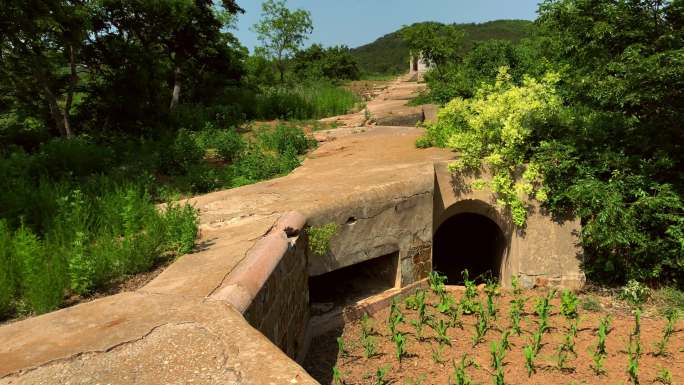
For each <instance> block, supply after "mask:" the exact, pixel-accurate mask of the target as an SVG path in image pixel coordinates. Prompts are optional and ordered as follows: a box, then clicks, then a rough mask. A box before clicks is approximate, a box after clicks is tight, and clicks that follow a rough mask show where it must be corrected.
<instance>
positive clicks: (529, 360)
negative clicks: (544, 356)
mask: <svg viewBox="0 0 684 385" xmlns="http://www.w3.org/2000/svg"><path fill="white" fill-rule="evenodd" d="M523 354H524V355H525V369H527V377H532V374H534V373H535V372H536V370H535V367H534V359H535V357H536V356H537V354H536V353H535V351H534V347H533V346H532V345H526V346H525V347H523Z"/></svg>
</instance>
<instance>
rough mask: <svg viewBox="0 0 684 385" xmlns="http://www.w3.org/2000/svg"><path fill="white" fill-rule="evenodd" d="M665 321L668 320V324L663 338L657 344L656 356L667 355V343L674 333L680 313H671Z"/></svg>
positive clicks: (666, 316)
mask: <svg viewBox="0 0 684 385" xmlns="http://www.w3.org/2000/svg"><path fill="white" fill-rule="evenodd" d="M665 319H667V324H665V329H664V330H663V337H662V338H661V339H660V341H658V342H657V343H656V349H657V350H656V352H655V355H656V356H664V355H667V343H668V342H669V341H670V337H672V334H673V333H674V324H675V323H676V322H677V320H678V319H679V313H678V312H677V311H676V310H672V311H669V312H667V314H666V315H665Z"/></svg>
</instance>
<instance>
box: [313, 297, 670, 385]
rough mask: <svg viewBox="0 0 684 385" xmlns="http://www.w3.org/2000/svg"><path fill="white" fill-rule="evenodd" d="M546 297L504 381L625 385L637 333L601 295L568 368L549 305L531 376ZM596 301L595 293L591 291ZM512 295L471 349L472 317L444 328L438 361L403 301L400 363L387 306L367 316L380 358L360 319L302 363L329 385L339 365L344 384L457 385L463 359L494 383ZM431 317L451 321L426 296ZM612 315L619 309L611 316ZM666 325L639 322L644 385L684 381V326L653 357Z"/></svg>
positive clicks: (471, 371) (506, 362)
mask: <svg viewBox="0 0 684 385" xmlns="http://www.w3.org/2000/svg"><path fill="white" fill-rule="evenodd" d="M449 292H450V293H451V294H453V295H454V297H455V298H456V300H457V301H459V300H460V298H461V297H462V293H463V291H462V290H461V289H457V288H454V287H449ZM546 294H547V292H546V291H545V290H544V289H537V290H531V291H526V292H524V293H523V296H524V297H526V298H527V301H526V303H525V307H524V311H523V313H522V314H523V319H522V321H521V327H522V334H521V335H519V336H518V335H516V334H515V333H512V334H511V336H510V337H509V341H510V344H511V349H510V350H508V351H506V353H505V357H504V359H503V372H504V380H505V383H506V384H540V385H541V384H558V385H562V384H621V383H624V384H628V383H632V382H631V381H630V378H629V375H628V374H627V368H628V352H627V346H628V342H629V336H630V334H631V333H632V331H633V328H634V316H633V315H632V314H631V312H630V311H628V310H627V309H625V308H624V306H610V303H608V302H609V297H601V298H597V299H596V302H597V303H598V304H599V305H600V307H601V309H600V310H599V311H597V312H592V311H587V310H583V309H582V308H580V309H579V326H578V332H577V336H576V338H575V351H576V353H577V355H576V356H574V355H572V354H570V355H569V357H568V360H567V362H566V363H565V364H564V368H563V369H559V367H558V359H557V358H558V349H559V346H560V345H561V344H562V342H563V338H564V335H565V334H567V330H568V325H569V322H568V320H567V319H566V318H565V317H564V316H563V315H561V314H560V313H559V305H560V300H559V299H558V297H556V298H554V299H553V300H552V301H551V305H552V310H551V312H550V320H549V325H550V329H549V330H548V332H547V333H545V334H543V337H542V344H541V349H540V351H539V353H538V354H537V357H536V360H535V362H534V364H535V369H536V373H534V374H532V375H531V376H529V377H528V373H527V369H526V367H525V358H524V354H523V347H524V346H525V345H528V344H530V340H531V336H532V334H533V332H534V331H536V330H537V327H538V324H537V322H538V317H537V315H536V313H535V311H534V303H535V300H536V299H537V298H540V297H543V296H545V295H546ZM591 295H592V297H596V294H591ZM512 298H513V297H512V295H511V294H510V293H503V295H502V296H500V297H497V299H496V307H497V309H498V312H497V318H496V320H493V321H491V328H489V329H488V330H487V332H486V333H485V335H484V338H483V340H482V341H481V342H480V343H478V344H477V345H475V346H473V336H474V334H475V324H476V322H477V317H476V316H475V315H463V316H462V318H461V319H462V325H463V327H462V328H459V327H451V328H449V329H448V331H447V336H448V339H449V342H450V346H449V345H444V350H443V352H442V353H441V357H439V361H441V362H437V361H438V360H437V358H434V354H435V353H434V352H435V351H438V349H439V343H438V342H437V335H438V334H437V333H436V332H435V330H433V329H432V328H431V327H429V326H425V327H424V330H423V340H422V341H419V340H418V338H417V335H416V330H415V328H414V327H413V326H412V325H411V324H410V322H411V320H417V319H418V313H417V311H415V310H411V309H409V308H407V306H406V304H405V303H404V302H400V303H399V309H400V310H401V312H402V314H403V318H404V322H403V323H400V324H399V325H398V327H397V330H398V331H400V332H401V333H402V334H404V336H405V337H406V340H407V342H406V355H405V356H404V357H403V358H402V360H401V362H399V360H398V359H397V358H396V356H395V352H396V349H395V344H394V342H393V341H392V340H391V338H390V337H391V333H390V331H389V327H388V322H387V320H388V317H389V313H390V309H389V308H386V309H383V310H382V311H380V312H378V313H376V314H374V315H373V316H372V318H370V322H371V324H372V325H373V328H372V332H371V337H370V338H372V339H373V340H374V341H375V343H376V344H377V354H376V355H374V356H372V357H370V358H366V357H365V354H364V352H365V350H364V347H363V344H362V343H361V341H362V337H361V334H362V326H361V323H360V321H356V322H351V323H347V324H346V325H345V326H344V328H343V329H339V330H335V331H332V332H329V333H327V334H325V335H323V336H320V337H318V338H317V339H315V340H314V341H313V342H312V343H311V350H310V351H309V354H308V356H307V359H306V361H305V363H304V367H305V368H306V369H307V371H308V372H309V373H311V374H312V376H314V377H315V378H316V379H317V380H319V381H320V382H321V383H322V384H329V383H332V381H333V378H332V367H333V366H336V367H337V369H338V370H339V372H340V373H341V378H342V380H343V381H344V382H343V383H344V384H377V383H378V382H377V380H378V379H377V370H378V369H380V368H387V374H386V375H385V380H387V381H388V382H386V383H387V384H425V385H427V384H454V383H456V382H455V378H454V368H453V365H454V363H455V364H456V365H459V364H460V362H461V359H462V358H463V357H464V355H467V356H468V357H469V358H471V359H472V360H473V363H474V364H473V365H471V366H469V367H468V368H467V369H466V370H465V371H466V373H467V375H468V376H469V377H470V379H471V380H472V384H487V383H495V382H494V378H493V374H494V370H493V369H492V363H491V361H492V359H491V352H490V345H491V343H492V342H497V343H499V342H500V341H501V340H502V335H503V333H504V331H507V330H510V326H511V321H510V318H509V309H510V301H511V299H512ZM485 301H486V300H485V297H484V295H483V294H482V293H480V302H481V303H483V304H484V303H485ZM426 302H427V304H428V305H427V313H428V314H429V315H430V317H431V318H432V322H433V323H436V322H439V320H444V321H445V322H446V321H448V320H449V317H448V316H447V315H445V314H442V313H440V312H439V311H438V309H437V308H436V307H435V305H436V304H437V303H439V299H438V297H437V296H436V295H435V294H433V293H429V294H428V296H427V301H426ZM613 310H614V311H613ZM609 314H610V316H611V320H612V321H611V328H610V332H609V334H608V336H607V339H606V350H607V356H606V358H605V360H604V368H605V374H601V375H597V374H596V373H595V371H594V369H592V365H593V361H592V353H593V352H594V351H595V349H596V345H597V341H598V337H597V329H598V325H599V322H600V320H601V319H602V318H604V317H605V316H606V315H609ZM665 324H666V321H665V320H664V319H663V318H662V317H660V316H659V315H658V313H657V312H655V311H644V315H643V316H642V319H641V337H640V341H641V346H642V348H641V349H642V351H641V355H640V357H639V379H640V380H641V383H643V384H652V383H660V382H658V380H656V378H657V377H658V375H659V373H662V371H663V370H667V371H668V372H669V373H670V374H671V376H672V384H681V383H684V351H683V349H684V329H682V327H683V326H684V325H683V324H682V322H681V321H680V322H678V323H677V324H675V328H674V334H673V335H672V337H671V338H670V340H669V343H668V345H667V355H665V356H656V355H655V354H654V352H655V351H656V348H655V344H656V342H657V341H659V340H660V339H661V337H662V335H663V329H664V327H665ZM337 337H341V338H342V339H343V341H344V344H345V346H346V353H345V354H341V353H340V352H339V351H338V346H337V341H336V339H337Z"/></svg>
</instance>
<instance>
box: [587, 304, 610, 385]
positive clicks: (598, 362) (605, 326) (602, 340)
mask: <svg viewBox="0 0 684 385" xmlns="http://www.w3.org/2000/svg"><path fill="white" fill-rule="evenodd" d="M609 332H610V315H607V316H605V317H603V318H602V319H601V321H600V323H599V327H598V332H597V336H598V342H597V343H596V349H594V352H593V354H592V357H591V359H592V361H593V363H594V364H593V365H592V369H593V370H594V373H595V374H596V375H597V376H598V375H601V374H604V373H605V369H604V367H603V361H604V360H605V358H606V356H607V355H608V352H607V351H606V337H607V336H608V333H609Z"/></svg>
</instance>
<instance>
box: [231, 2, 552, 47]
mask: <svg viewBox="0 0 684 385" xmlns="http://www.w3.org/2000/svg"><path fill="white" fill-rule="evenodd" d="M237 2H238V4H239V5H240V7H242V8H243V9H244V10H245V13H244V14H242V15H240V17H239V20H238V25H237V27H238V29H237V31H234V32H235V35H236V36H237V37H238V38H239V39H240V42H242V44H243V45H245V46H247V47H248V48H249V49H250V50H252V49H253V48H254V46H255V45H257V44H258V41H257V39H256V36H255V34H254V33H253V32H251V31H250V27H251V26H252V25H254V23H256V22H257V21H258V20H259V15H260V14H261V0H238V1H237ZM538 2H539V0H289V1H288V7H289V8H290V9H295V8H303V9H307V10H308V11H310V12H311V16H312V18H313V22H314V32H313V34H312V35H311V39H310V40H309V43H322V44H323V45H326V46H330V45H337V44H346V45H348V46H350V47H358V46H360V45H363V44H367V43H370V42H372V41H374V40H375V39H377V38H378V37H380V36H383V35H385V34H387V33H390V32H393V31H395V30H397V29H399V28H400V27H401V26H402V25H407V24H412V23H415V22H418V21H440V22H445V23H479V22H483V21H489V20H497V19H527V20H533V19H535V17H536V10H537V4H538Z"/></svg>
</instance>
